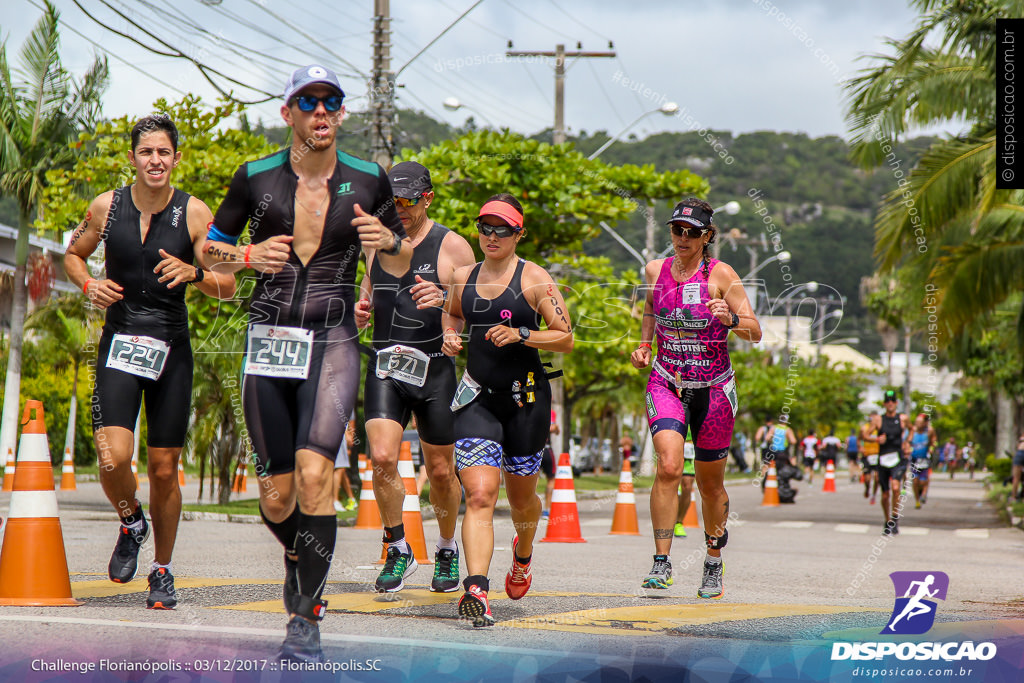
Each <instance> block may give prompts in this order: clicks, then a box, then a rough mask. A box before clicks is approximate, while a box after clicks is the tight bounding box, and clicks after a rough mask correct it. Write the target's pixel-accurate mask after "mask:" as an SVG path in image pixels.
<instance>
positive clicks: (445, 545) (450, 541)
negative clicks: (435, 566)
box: [435, 536, 459, 551]
mask: <svg viewBox="0 0 1024 683" xmlns="http://www.w3.org/2000/svg"><path fill="white" fill-rule="evenodd" d="M435 547H436V548H437V549H438V550H445V549H447V550H455V551H458V550H459V544H458V543H456V542H455V537H454V536H453V537H452V538H445V537H444V536H438V537H437V545H436V546H435Z"/></svg>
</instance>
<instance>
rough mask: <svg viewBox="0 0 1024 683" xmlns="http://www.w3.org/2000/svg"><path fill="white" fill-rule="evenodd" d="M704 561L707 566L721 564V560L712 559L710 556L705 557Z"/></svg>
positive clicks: (718, 558)
mask: <svg viewBox="0 0 1024 683" xmlns="http://www.w3.org/2000/svg"><path fill="white" fill-rule="evenodd" d="M704 561H705V562H707V563H708V564H722V558H721V557H712V556H711V555H708V556H707V557H705V558H704Z"/></svg>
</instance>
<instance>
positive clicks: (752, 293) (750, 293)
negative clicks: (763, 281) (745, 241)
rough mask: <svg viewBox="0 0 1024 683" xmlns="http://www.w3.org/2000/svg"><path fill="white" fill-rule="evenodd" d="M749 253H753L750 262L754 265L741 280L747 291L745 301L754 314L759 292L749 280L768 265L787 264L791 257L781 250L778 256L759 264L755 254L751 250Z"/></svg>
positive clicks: (770, 257)
mask: <svg viewBox="0 0 1024 683" xmlns="http://www.w3.org/2000/svg"><path fill="white" fill-rule="evenodd" d="M748 248H749V247H748ZM751 251H752V252H753V253H752V254H751V259H750V260H751V261H752V262H753V263H754V265H752V266H751V269H750V272H749V273H747V275H746V277H744V278H743V288H744V289H746V290H747V299H749V300H750V308H751V309H752V310H753V311H754V312H757V295H758V293H759V290H758V288H757V286H756V285H755V284H754V283H752V282H751V278H753V277H754V275H755V274H757V272H758V271H759V270H761V269H762V268H764V267H765V266H767V265H768V264H769V263H772V262H773V261H778V262H779V263H783V264H785V263H789V262H790V260H791V259H792V258H793V255H792V254H790V253H789V252H788V251H785V250H783V251H780V252H779V253H778V254H775V255H773V256H769V257H768V258H766V259H765V260H764V261H761V263H758V262H757V252H756V251H753V250H751Z"/></svg>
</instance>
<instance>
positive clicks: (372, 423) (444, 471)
mask: <svg viewBox="0 0 1024 683" xmlns="http://www.w3.org/2000/svg"><path fill="white" fill-rule="evenodd" d="M388 179H389V180H390V181H391V190H392V192H394V194H395V204H396V205H397V207H398V216H399V217H400V218H401V219H402V226H403V227H404V228H405V231H406V233H407V234H408V235H409V241H410V246H412V248H413V252H412V262H411V263H410V264H409V270H408V271H406V273H405V275H403V276H402V277H401V278H396V277H395V276H393V275H391V274H389V273H387V272H385V271H384V269H383V268H381V267H380V264H379V263H378V262H377V259H371V260H370V263H369V266H368V268H367V269H366V272H367V275H366V276H365V277H364V278H363V281H362V285H361V298H360V300H359V302H358V303H357V304H356V325H358V326H359V327H366V326H367V325H369V322H370V314H371V311H372V314H373V322H374V325H373V349H374V351H375V352H376V354H375V357H374V359H373V361H372V362H371V363H370V364H369V365H368V366H367V368H366V384H365V391H364V394H363V411H364V413H365V415H366V437H367V439H368V440H369V442H370V460H371V461H372V463H373V492H374V495H375V496H376V498H377V504H378V506H379V507H380V516H381V519H382V520H383V522H384V542H385V543H387V544H388V551H387V557H386V558H385V562H384V568H383V569H382V570H381V572H380V575H379V576H378V577H377V581H376V583H375V588H376V590H377V591H378V592H380V593H385V592H387V593H393V592H395V591H399V590H401V589H402V588H403V587H404V586H405V577H407V576H409V575H410V574H412V573H413V572H414V571H415V570H416V567H417V565H416V558H415V557H414V556H413V552H412V550H411V549H410V548H409V544H408V543H407V542H406V540H405V527H404V525H403V524H402V505H403V503H404V501H405V487H404V486H403V484H402V477H401V476H399V474H398V454H399V448H400V447H401V445H402V432H403V430H404V429H405V426H406V424H408V422H409V417H410V415H412V414H415V415H416V429H417V431H418V432H419V437H420V446H421V449H422V454H423V463H424V467H425V468H426V471H427V477H428V478H429V480H430V503H431V505H432V506H433V508H434V514H435V516H436V517H437V526H438V529H439V531H440V538H439V539H438V542H437V548H436V552H435V553H434V578H433V579H432V580H431V584H430V590H432V591H435V592H440V593H450V592H452V591H455V590H458V588H459V546H458V544H457V543H456V542H455V522H456V520H457V518H458V515H459V502H460V500H461V499H462V489H461V486H460V485H459V480H458V479H457V478H456V476H455V461H454V457H453V454H454V452H455V414H454V413H452V410H451V402H452V396H454V395H455V364H454V363H453V362H452V360H451V359H450V358H448V357H447V356H445V355H444V354H443V353H442V352H441V345H442V344H443V343H444V339H443V338H442V332H441V313H442V308H441V307H442V306H443V305H444V301H445V298H446V294H447V289H446V287H447V286H448V283H449V282H450V281H451V278H452V273H454V272H455V270H456V269H457V268H461V267H462V266H466V265H470V264H472V263H473V262H474V260H475V258H474V255H473V248H472V247H470V246H469V242H467V241H466V240H465V238H463V237H462V236H460V235H459V234H457V233H455V232H452V231H451V230H449V229H448V228H446V227H444V226H443V225H441V224H440V223H435V222H434V221H432V220H431V219H430V218H429V217H428V216H427V209H428V208H430V203H431V202H432V201H433V199H434V191H433V186H432V185H431V182H430V171H428V170H427V169H426V168H425V167H424V166H422V165H420V164H418V163H416V162H415V161H403V162H401V163H399V164H396V165H395V166H394V167H393V168H392V169H391V171H390V173H388ZM441 283H444V284H443V285H442V284H441Z"/></svg>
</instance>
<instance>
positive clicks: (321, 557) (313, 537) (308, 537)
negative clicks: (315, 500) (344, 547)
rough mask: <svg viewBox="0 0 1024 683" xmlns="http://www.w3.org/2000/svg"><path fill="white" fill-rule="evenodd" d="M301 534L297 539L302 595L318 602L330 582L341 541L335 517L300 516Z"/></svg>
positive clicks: (296, 549)
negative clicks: (329, 576) (326, 584)
mask: <svg viewBox="0 0 1024 683" xmlns="http://www.w3.org/2000/svg"><path fill="white" fill-rule="evenodd" d="M298 527H299V531H298V533H297V534H296V535H295V554H296V555H298V557H299V593H301V594H302V595H305V596H307V597H310V598H313V599H314V600H319V599H320V595H321V594H322V593H323V592H324V584H325V583H326V582H327V572H329V571H330V569H331V560H332V559H334V544H335V542H336V541H337V539H338V518H337V517H336V516H335V515H307V514H306V513H304V512H300V513H299V523H298Z"/></svg>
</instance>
